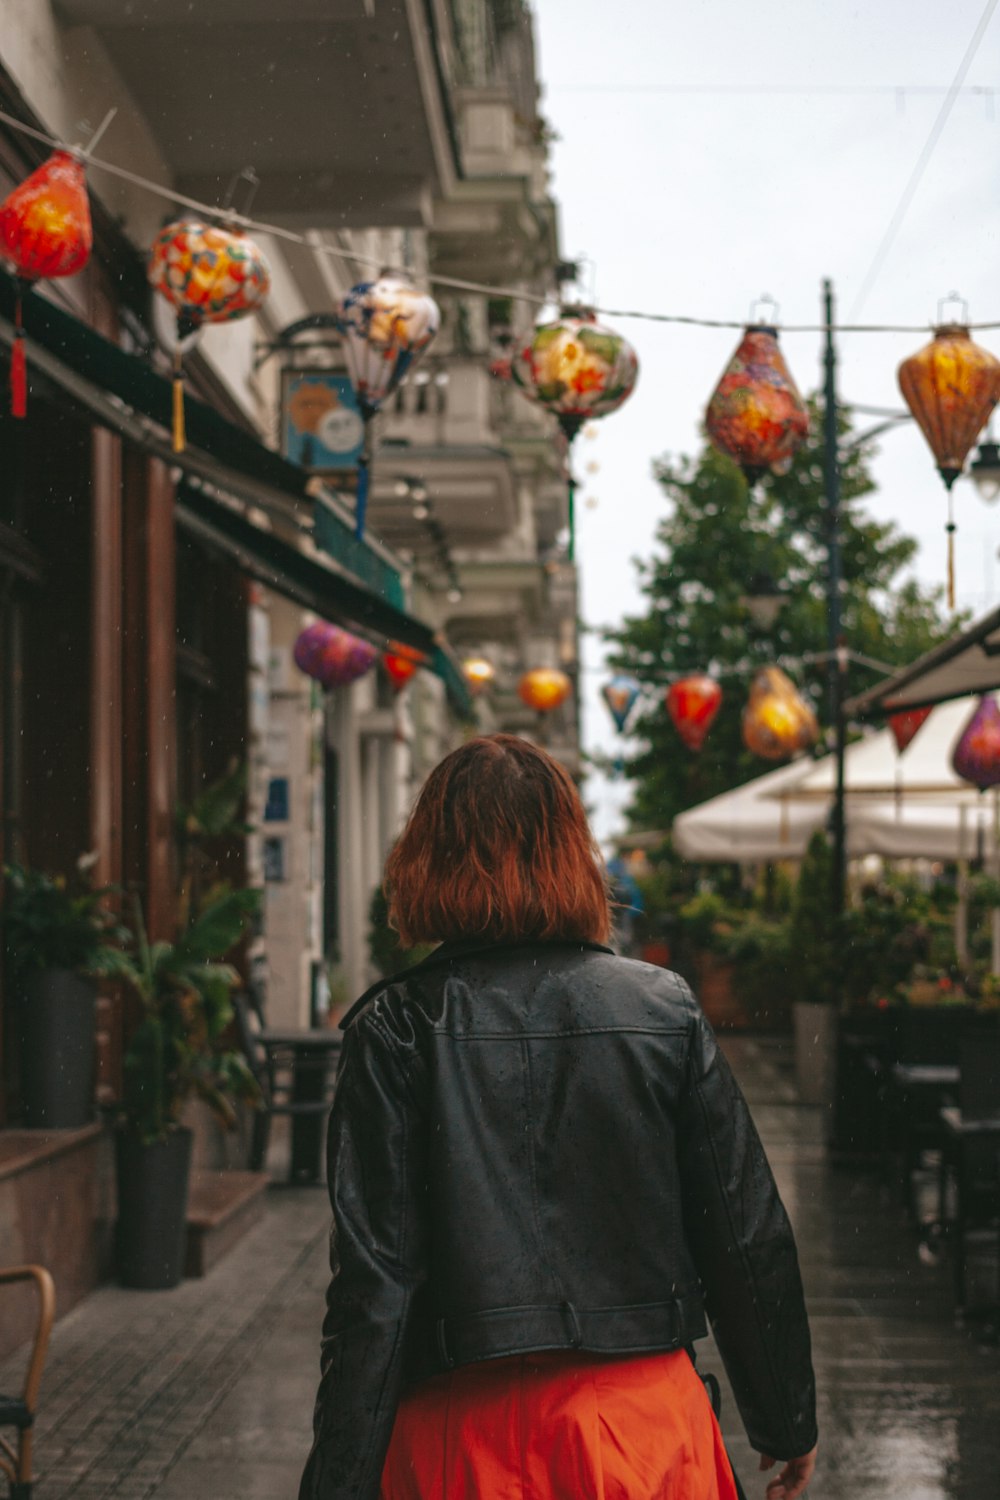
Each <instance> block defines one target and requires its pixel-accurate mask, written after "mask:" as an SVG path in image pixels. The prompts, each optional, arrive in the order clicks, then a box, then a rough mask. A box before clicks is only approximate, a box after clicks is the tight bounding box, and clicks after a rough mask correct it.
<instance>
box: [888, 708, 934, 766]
mask: <svg viewBox="0 0 1000 1500" xmlns="http://www.w3.org/2000/svg"><path fill="white" fill-rule="evenodd" d="M933 712H934V710H933V709H932V708H907V709H903V710H902V711H901V712H900V713H898V714H891V715H890V716H889V728H890V729H891V730H892V737H893V739H894V740H895V741H896V749H897V751H898V752H899V754H900V755H902V753H903V751H904V750H905V749H906V747H907V745H909V744H910V743H911V742H912V741H913V739H914V738H915V737H916V735H917V734H918V733H919V732H920V729H921V728H922V726H923V725H924V724H926V723H927V720H928V719H929V718H930V716H931V714H932V713H933Z"/></svg>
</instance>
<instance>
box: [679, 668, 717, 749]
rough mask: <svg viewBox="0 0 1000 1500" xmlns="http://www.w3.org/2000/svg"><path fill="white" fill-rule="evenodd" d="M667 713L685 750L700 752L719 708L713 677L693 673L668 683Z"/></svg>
mask: <svg viewBox="0 0 1000 1500" xmlns="http://www.w3.org/2000/svg"><path fill="white" fill-rule="evenodd" d="M666 703H667V713H668V714H669V715H670V718H671V722H672V723H673V726H674V728H675V729H676V730H677V733H678V734H679V735H680V737H681V739H682V741H683V742H684V744H685V745H686V746H687V748H688V749H689V750H694V751H697V750H700V749H701V747H702V745H703V744H704V743H705V736H706V735H707V734H708V731H709V730H710V729H711V727H712V722H713V720H714V719H715V716H716V714H717V713H718V712H719V709H720V707H721V705H722V689H721V687H720V686H719V684H718V683H717V682H716V680H715V678H714V677H709V676H708V675H707V673H705V672H697V673H695V674H694V675H693V676H691V677H681V678H679V679H678V680H677V681H676V682H674V683H671V685H670V687H669V688H668V689H667V694H666Z"/></svg>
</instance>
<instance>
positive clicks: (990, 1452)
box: [0, 1039, 1000, 1500]
mask: <svg viewBox="0 0 1000 1500" xmlns="http://www.w3.org/2000/svg"><path fill="white" fill-rule="evenodd" d="M726 1046H727V1051H728V1052H729V1054H730V1056H731V1057H732V1059H733V1062H734V1065H735V1067H736V1069H737V1072H738V1074H739V1076H740V1079H741V1081H742V1083H743V1086H744V1088H745V1090H746V1093H747V1096H748V1098H749V1100H750V1103H751V1107H752V1108H753V1112H754V1115H755V1118H756V1120H757V1123H758V1126H759V1128H760V1130H761V1133H762V1135H763V1137H764V1140H765V1143H766V1145H767V1148H768V1152H769V1155H770V1158H771V1161H772V1163H773V1165H774V1169H775V1172H776V1175H777V1177H778V1179H779V1184H780V1186H781V1190H782V1194H783V1196H784V1198H785V1202H786V1203H787V1205H788V1208H789V1212H790V1213H791V1215H792V1218H793V1220H794V1222H795V1225H796V1232H797V1235H798V1238H799V1245H800V1251H801V1256H802V1263H803V1275H804V1279H805V1283H806V1290H807V1295H808V1297H809V1302H810V1309H811V1316H812V1326H813V1339H814V1347H815V1361H816V1368H817V1378H818V1385H819V1399H820V1431H821V1450H820V1451H821V1461H820V1468H819V1470H818V1471H817V1478H816V1481H815V1483H814V1485H813V1487H812V1490H811V1494H812V1496H813V1497H814V1500H857V1497H858V1496H859V1495H861V1494H864V1495H865V1496H866V1497H867V1500H997V1496H998V1495H1000V1477H998V1476H1000V1351H998V1350H997V1349H996V1347H984V1348H981V1347H979V1346H978V1344H977V1342H976V1339H975V1337H974V1335H973V1334H971V1333H970V1332H969V1331H967V1330H965V1329H962V1328H959V1327H957V1326H956V1323H955V1319H954V1316H953V1313H952V1307H951V1302H950V1295H949V1278H948V1272H947V1268H946V1267H943V1266H928V1265H924V1264H922V1263H921V1261H920V1259H919V1257H918V1255H917V1245H916V1242H915V1239H914V1237H913V1235H912V1233H911V1231H909V1230H908V1228H907V1226H906V1224H905V1222H904V1220H903V1217H902V1212H901V1210H900V1209H899V1208H898V1207H897V1206H896V1204H895V1203H894V1202H890V1201H889V1199H888V1198H887V1196H886V1195H885V1194H884V1192H882V1191H881V1190H880V1188H879V1184H878V1182H877V1181H876V1180H875V1179H874V1178H873V1177H871V1176H865V1175H861V1174H856V1173H852V1172H846V1171H833V1170H831V1168H830V1167H829V1165H828V1164H827V1161H826V1157H825V1153H824V1150H823V1148H822V1145H821V1143H820V1128H819V1127H820V1122H819V1119H818V1112H817V1111H816V1110H810V1109H805V1108H802V1107H801V1106H799V1105H798V1104H797V1103H796V1102H795V1095H794V1090H793V1088H792V1086H791V1082H790V1073H789V1066H788V1057H787V1048H783V1047H782V1046H781V1045H780V1044H778V1043H774V1042H771V1041H756V1040H752V1039H748V1040H738V1041H731V1042H727V1044H726ZM328 1227H329V1216H328V1208H327V1204H326V1200H325V1195H324V1194H323V1192H321V1191H319V1190H315V1189H307V1188H296V1189H290V1188H283V1187H275V1188H274V1189H273V1190H272V1192H271V1193H270V1194H269V1198H268V1205H267V1213H266V1216H265V1219H264V1221H263V1222H262V1223H261V1224H260V1225H259V1226H258V1227H257V1228H256V1229H255V1230H253V1231H252V1232H251V1234H250V1235H248V1236H247V1238H246V1239H245V1240H244V1241H243V1242H242V1243H241V1244H240V1245H239V1246H237V1248H236V1249H235V1250H234V1251H233V1252H232V1253H231V1254H230V1255H229V1256H228V1257H227V1258H226V1259H225V1260H224V1261H222V1262H221V1263H220V1264H219V1265H218V1266H217V1267H216V1268H215V1269H214V1270H213V1271H211V1272H210V1273H209V1275H208V1276H207V1277H205V1279H204V1280H201V1281H189V1282H186V1283H184V1284H183V1285H182V1286H181V1287H179V1288H178V1289H177V1290H176V1291H174V1292H158V1293H156V1292H154V1293H145V1292H129V1291H123V1290H121V1289H119V1288H116V1287H108V1288H105V1289H104V1290H102V1291H100V1292H98V1293H96V1294H95V1295H93V1296H92V1297H90V1298H89V1299H88V1300H87V1301H86V1302H84V1303H83V1304H81V1305H80V1306H79V1307H78V1308H77V1309H75V1310H74V1311H73V1312H72V1313H70V1314H69V1316H68V1317H66V1318H65V1319H63V1321H62V1322H61V1323H59V1324H58V1326H57V1328H56V1331H55V1334H54V1337H53V1343H52V1350H51V1355H50V1359H49V1364H48V1369H47V1373H46V1377H45V1382H44V1385H43V1393H42V1406H41V1416H40V1420H39V1423H38V1433H37V1469H38V1474H39V1484H38V1486H37V1490H36V1500H112V1497H113V1500H146V1497H151V1496H155V1497H156V1500H295V1495H296V1491H297V1485H298V1479H299V1474H300V1472H301V1468H302V1464H303V1461H304V1458H305V1454H306V1452H307V1450H308V1444H309V1427H310V1420H311V1411H312V1402H313V1397H314V1394H315V1389H316V1380H317V1374H318V1339H319V1325H320V1320H321V1317H322V1311H323V1293H324V1290H325V1286H326V1278H327V1234H328ZM699 1363H700V1365H701V1366H702V1368H711V1367H713V1366H715V1367H716V1368H717V1367H718V1360H717V1358H716V1357H715V1356H714V1351H713V1350H712V1349H711V1347H710V1346H705V1347H704V1348H703V1350H702V1351H700V1353H699ZM15 1366H16V1361H11V1363H10V1365H9V1366H8V1367H7V1369H2V1370H0V1388H4V1389H9V1388H10V1381H11V1376H10V1372H11V1371H13V1369H14V1368H15ZM723 1425H724V1428H725V1430H726V1436H727V1440H728V1441H729V1442H730V1447H731V1451H732V1454H733V1458H734V1462H735V1463H736V1467H737V1470H738V1472H739V1473H740V1475H741V1477H742V1478H743V1481H744V1485H745V1487H746V1489H747V1491H748V1494H749V1495H750V1496H751V1497H753V1496H763V1492H764V1479H763V1476H760V1475H758V1474H757V1472H756V1459H755V1457H754V1456H753V1455H752V1454H751V1452H750V1450H749V1448H748V1446H747V1444H746V1442H745V1439H744V1438H743V1437H742V1434H741V1433H739V1431H738V1427H739V1423H738V1418H737V1417H736V1413H735V1408H734V1406H733V1402H732V1399H731V1397H730V1396H729V1395H728V1392H727V1393H726V1395H725V1396H724V1421H723ZM484 1500H488V1497H484Z"/></svg>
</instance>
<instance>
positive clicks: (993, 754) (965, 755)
mask: <svg viewBox="0 0 1000 1500" xmlns="http://www.w3.org/2000/svg"><path fill="white" fill-rule="evenodd" d="M951 764H952V766H953V768H954V771H955V775H956V776H960V777H961V778H962V780H963V781H971V783H972V785H973V786H977V787H978V788H979V790H980V791H981V792H985V791H986V789H987V787H991V786H1000V708H998V707H997V703H996V699H995V698H993V697H991V696H987V697H984V698H980V700H979V702H978V704H977V705H976V708H975V711H974V712H973V715H972V717H971V719H970V720H969V722H968V723H967V724H966V726H965V728H964V729H963V730H962V733H961V734H960V736H959V738H958V742H957V744H956V745H955V749H954V750H953V751H952V756H951Z"/></svg>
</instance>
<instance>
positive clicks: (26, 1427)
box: [0, 1266, 56, 1500]
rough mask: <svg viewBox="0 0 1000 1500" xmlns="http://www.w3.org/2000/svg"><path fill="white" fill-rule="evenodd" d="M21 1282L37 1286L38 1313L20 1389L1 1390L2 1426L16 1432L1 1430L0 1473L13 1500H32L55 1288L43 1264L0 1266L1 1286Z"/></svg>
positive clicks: (0, 1412) (0, 1417)
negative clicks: (36, 1437) (13, 1391)
mask: <svg viewBox="0 0 1000 1500" xmlns="http://www.w3.org/2000/svg"><path fill="white" fill-rule="evenodd" d="M22 1284H23V1285H30V1284H33V1285H34V1290H35V1293H36V1296H37V1299H38V1316H37V1320H36V1323H35V1332H34V1338H33V1340H32V1344H31V1352H30V1354H29V1356H28V1367H27V1371H26V1373H25V1378H24V1384H23V1386H22V1387H21V1391H20V1393H19V1394H18V1395H16V1396H10V1395H6V1394H3V1393H0V1429H5V1430H6V1431H8V1432H9V1431H13V1433H14V1436H13V1438H7V1437H5V1436H4V1431H3V1430H0V1473H2V1474H5V1475H6V1476H7V1479H8V1480H9V1483H10V1500H31V1493H32V1489H33V1487H34V1478H33V1473H32V1459H33V1442H32V1440H33V1437H34V1424H35V1416H36V1413H37V1409H38V1392H39V1387H40V1385H41V1382H42V1370H43V1368H44V1366H45V1355H46V1353H47V1351H48V1344H49V1335H50V1333H51V1332H52V1323H53V1320H54V1318H55V1312H56V1293H55V1287H54V1285H53V1282H52V1277H51V1276H50V1275H49V1273H48V1271H46V1270H45V1268H44V1266H9V1267H7V1268H5V1269H0V1288H3V1287H10V1286H19V1285H22Z"/></svg>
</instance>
